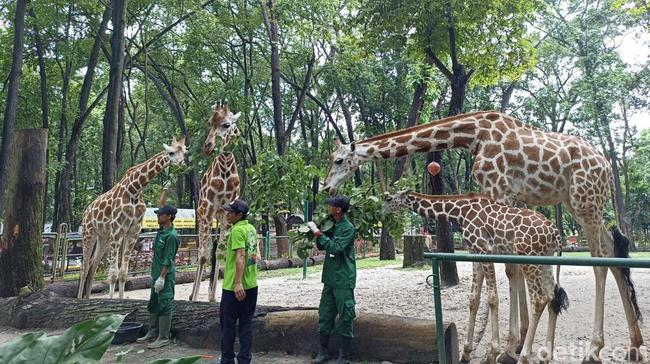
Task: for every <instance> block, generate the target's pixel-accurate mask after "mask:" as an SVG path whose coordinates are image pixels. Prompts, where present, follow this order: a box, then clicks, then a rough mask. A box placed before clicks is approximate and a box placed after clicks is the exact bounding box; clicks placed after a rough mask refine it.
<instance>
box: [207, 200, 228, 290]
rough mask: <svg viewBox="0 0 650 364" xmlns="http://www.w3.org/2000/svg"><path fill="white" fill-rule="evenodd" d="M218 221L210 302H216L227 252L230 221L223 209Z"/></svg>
mask: <svg viewBox="0 0 650 364" xmlns="http://www.w3.org/2000/svg"><path fill="white" fill-rule="evenodd" d="M217 218H218V221H219V239H218V240H217V242H216V243H215V244H216V247H217V249H216V256H213V257H212V258H213V259H214V262H215V263H214V275H213V276H212V280H211V281H210V289H209V291H208V300H209V301H210V302H216V301H217V299H216V294H217V283H219V262H220V261H221V260H223V257H222V255H223V254H225V253H226V248H225V246H224V237H225V235H226V225H227V224H228V221H227V220H226V214H225V213H224V212H223V210H222V211H221V212H220V213H219V214H218V216H217Z"/></svg>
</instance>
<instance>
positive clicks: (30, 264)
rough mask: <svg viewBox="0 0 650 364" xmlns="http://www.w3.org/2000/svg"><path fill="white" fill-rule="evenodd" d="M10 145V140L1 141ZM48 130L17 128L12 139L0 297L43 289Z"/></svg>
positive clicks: (1, 242) (0, 245) (0, 260)
mask: <svg viewBox="0 0 650 364" xmlns="http://www.w3.org/2000/svg"><path fill="white" fill-rule="evenodd" d="M4 142H5V143H9V141H8V140H7V141H4ZM46 150H47V129H20V130H17V131H16V133H15V135H14V138H13V147H12V148H11V153H10V155H9V160H8V163H9V164H8V166H7V174H8V175H7V176H6V181H7V184H6V186H5V189H6V194H5V196H6V197H5V198H6V201H5V204H4V212H2V211H0V213H3V214H4V220H3V221H4V233H3V235H2V238H1V239H0V252H1V253H0V277H2V279H0V296H1V297H10V296H15V295H17V294H18V293H19V292H20V290H21V288H22V287H31V288H32V289H41V288H43V263H42V261H43V246H42V244H43V241H42V239H41V232H42V230H43V229H42V226H43V208H44V201H43V196H44V195H45V190H46V188H47V186H46V185H45V176H46V175H47V157H46Z"/></svg>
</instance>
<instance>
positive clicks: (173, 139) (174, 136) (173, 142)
mask: <svg viewBox="0 0 650 364" xmlns="http://www.w3.org/2000/svg"><path fill="white" fill-rule="evenodd" d="M176 143H178V142H177V141H176V135H173V136H172V145H174V144H176Z"/></svg>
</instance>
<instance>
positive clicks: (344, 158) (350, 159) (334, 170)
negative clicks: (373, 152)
mask: <svg viewBox="0 0 650 364" xmlns="http://www.w3.org/2000/svg"><path fill="white" fill-rule="evenodd" d="M359 164H361V158H359V154H358V153H357V147H356V144H355V143H354V142H352V143H350V144H341V142H339V141H338V139H337V140H336V150H335V151H334V152H333V153H332V154H331V155H330V161H329V171H328V172H327V178H325V185H324V186H323V191H326V192H328V191H329V194H330V195H332V196H334V195H336V188H337V187H338V186H340V185H341V184H342V183H343V182H344V181H345V180H346V179H348V178H349V177H350V176H351V175H352V174H353V173H354V171H355V170H356V169H357V168H359Z"/></svg>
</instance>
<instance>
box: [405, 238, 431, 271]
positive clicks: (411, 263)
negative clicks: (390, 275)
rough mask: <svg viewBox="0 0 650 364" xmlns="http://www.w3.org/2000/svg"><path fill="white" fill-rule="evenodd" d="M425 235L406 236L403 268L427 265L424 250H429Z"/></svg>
mask: <svg viewBox="0 0 650 364" xmlns="http://www.w3.org/2000/svg"><path fill="white" fill-rule="evenodd" d="M426 244H427V242H426V237H425V236H424V235H405V236H404V262H403V264H402V268H407V267H415V266H420V265H423V264H425V262H424V250H425V249H427V246H426Z"/></svg>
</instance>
